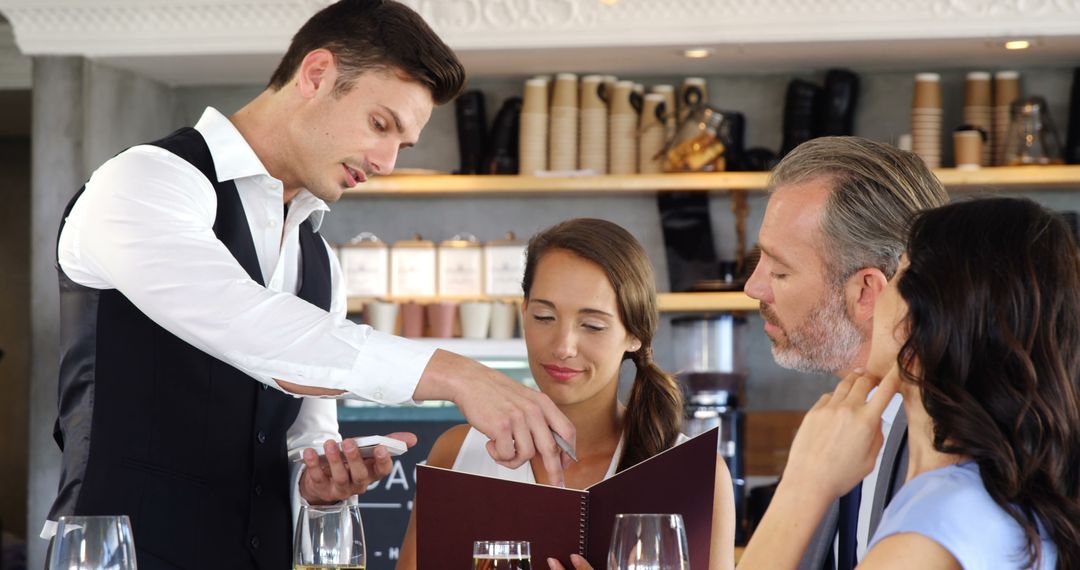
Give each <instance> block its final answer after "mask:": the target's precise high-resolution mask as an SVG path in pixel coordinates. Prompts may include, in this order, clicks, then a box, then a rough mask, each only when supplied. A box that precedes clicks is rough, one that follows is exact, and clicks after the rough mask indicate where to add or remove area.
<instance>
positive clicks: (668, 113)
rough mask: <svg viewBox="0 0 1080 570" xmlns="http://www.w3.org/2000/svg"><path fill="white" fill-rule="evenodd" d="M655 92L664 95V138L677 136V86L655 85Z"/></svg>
mask: <svg viewBox="0 0 1080 570" xmlns="http://www.w3.org/2000/svg"><path fill="white" fill-rule="evenodd" d="M652 92H653V93H659V94H660V95H663V96H664V140H665V141H669V140H671V138H672V137H674V136H675V129H676V128H677V127H678V123H676V122H675V87H674V86H672V85H653V88H652Z"/></svg>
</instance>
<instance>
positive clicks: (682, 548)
mask: <svg viewBox="0 0 1080 570" xmlns="http://www.w3.org/2000/svg"><path fill="white" fill-rule="evenodd" d="M688 550H689V549H688V548H687V546H686V527H684V526H683V520H682V516H681V515H667V514H641V515H638V514H629V515H616V516H615V529H614V530H613V531H612V533H611V548H610V549H609V550H608V563H607V564H608V565H607V567H608V570H689V569H690V555H689V553H688Z"/></svg>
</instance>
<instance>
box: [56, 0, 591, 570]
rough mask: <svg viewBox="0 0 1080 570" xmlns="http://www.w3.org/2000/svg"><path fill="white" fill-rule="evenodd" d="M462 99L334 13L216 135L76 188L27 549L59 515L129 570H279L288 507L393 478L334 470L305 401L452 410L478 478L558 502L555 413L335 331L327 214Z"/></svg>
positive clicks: (417, 31)
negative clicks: (45, 496)
mask: <svg viewBox="0 0 1080 570" xmlns="http://www.w3.org/2000/svg"><path fill="white" fill-rule="evenodd" d="M463 84H464V70H463V68H462V66H461V63H460V62H459V61H458V60H457V58H456V57H455V55H454V54H453V52H451V51H450V49H449V48H448V47H447V46H446V45H445V44H444V43H443V42H442V41H441V40H440V39H439V38H438V37H437V36H436V35H435V34H434V32H432V30H431V29H430V28H429V27H428V26H427V25H426V24H425V23H424V21H423V20H422V19H421V18H420V17H419V16H418V15H417V14H416V13H415V12H413V11H412V10H410V9H409V8H407V7H406V6H404V5H402V4H400V3H397V2H393V1H391V0H384V1H380V0H342V1H340V2H337V3H335V4H333V5H330V6H328V7H326V8H325V9H324V10H322V11H320V12H319V13H317V14H316V15H315V16H313V17H312V18H311V19H310V20H308V21H307V22H306V23H305V24H304V25H303V27H301V29H300V30H299V32H297V34H296V36H295V37H294V38H293V40H292V43H291V45H290V46H289V49H288V52H287V53H286V54H285V56H284V57H283V59H282V60H281V63H280V64H279V66H278V68H277V70H276V71H275V72H274V74H273V76H272V77H271V80H270V83H269V85H268V86H267V88H266V89H265V90H264V91H263V92H261V93H260V94H259V95H258V96H257V97H255V98H254V99H253V100H252V101H250V102H249V103H248V104H247V105H245V106H244V107H243V108H242V109H240V110H239V111H238V112H237V113H236V114H235V115H233V116H231V117H226V116H224V115H222V114H221V113H219V112H218V111H217V110H215V109H212V108H208V109H206V111H205V112H204V114H203V116H202V118H201V119H200V120H199V122H198V123H197V124H196V125H195V127H194V128H185V129H181V130H179V131H177V132H175V133H173V134H171V135H169V136H168V137H165V138H163V139H161V140H158V141H155V142H152V143H149V144H145V145H139V146H135V147H132V148H130V149H128V150H126V151H124V152H122V153H120V154H119V155H117V156H116V157H114V158H113V159H111V160H109V161H108V162H106V163H105V164H103V165H102V166H101V167H100V168H98V169H97V171H95V172H94V174H93V175H92V176H91V178H90V180H89V181H87V183H86V185H85V186H84V188H83V189H82V190H81V191H80V192H79V193H78V194H76V195H75V197H74V198H73V199H72V201H71V203H70V204H69V205H68V208H67V211H66V212H65V213H64V221H63V223H62V224H61V227H60V234H59V245H58V250H57V254H58V267H59V277H60V290H61V336H62V338H61V354H62V356H61V365H60V392H59V419H58V421H57V427H56V434H55V435H56V439H57V442H58V443H59V445H60V447H61V449H62V450H63V466H62V473H61V478H60V487H59V493H58V495H57V498H56V500H55V502H54V503H53V506H52V509H51V511H50V513H49V521H51V522H50V523H48V524H46V528H45V529H44V531H43V533H42V534H43V536H44V537H46V538H48V537H50V536H51V535H52V534H53V533H54V531H55V521H56V520H57V519H58V518H59V517H60V516H63V515H97V514H126V515H128V516H130V517H131V520H132V525H133V527H134V529H133V530H134V536H135V543H136V547H137V549H138V550H137V555H138V561H139V566H140V568H141V569H142V570H147V569H151V570H152V569H156V568H196V567H199V568H203V567H214V568H263V569H270V568H273V569H279V568H286V567H289V566H290V561H291V549H292V548H291V545H292V534H291V533H292V530H291V529H292V524H291V523H292V516H293V515H292V508H293V506H294V505H293V501H297V502H307V503H310V504H329V503H334V502H337V501H341V500H345V499H348V498H350V497H352V496H354V495H356V494H358V493H361V492H363V491H364V490H365V489H366V487H367V486H368V485H369V484H370V483H371V482H373V481H375V480H377V479H379V478H382V477H385V476H386V475H387V474H388V473H389V471H390V468H391V460H390V458H389V456H388V454H387V453H386V450H385V449H381V448H380V449H379V450H377V452H376V454H375V457H374V458H373V459H370V460H366V461H365V460H364V459H362V458H361V457H360V454H359V452H358V450H357V449H356V446H355V445H354V444H353V443H352V441H346V442H345V443H344V444H343V445H342V446H341V447H339V446H338V444H337V440H338V439H339V436H338V435H337V417H336V408H335V402H334V401H333V400H332V399H321V398H318V396H331V397H332V396H342V395H344V396H349V397H359V398H365V399H367V400H371V401H375V402H379V403H383V404H400V403H406V402H410V401H412V400H428V399H441V400H450V401H453V402H454V403H456V404H457V405H458V407H459V408H460V409H461V411H462V413H463V414H464V415H465V417H466V419H467V420H468V421H469V422H470V423H471V424H473V425H474V426H476V427H477V429H479V430H480V431H482V432H483V433H485V434H486V435H487V436H488V437H489V438H491V440H492V441H491V443H489V446H488V449H489V452H490V453H491V454H492V456H493V457H494V458H496V459H497V460H499V461H501V462H503V463H504V464H506V465H509V466H517V465H520V464H522V463H524V462H525V461H527V460H528V459H530V458H531V457H532V456H533V455H535V454H540V455H541V456H542V457H543V461H544V465H545V469H546V470H547V471H548V476H549V477H550V478H551V479H552V480H554V481H561V480H562V461H563V457H562V455H561V453H560V451H559V449H558V447H557V446H556V443H555V441H554V439H553V437H552V434H551V430H552V429H553V430H555V431H556V432H558V433H559V434H560V435H562V436H563V437H564V438H565V439H567V440H568V441H570V442H573V441H574V428H573V426H572V425H571V424H570V422H569V421H568V420H567V419H566V418H565V417H564V416H563V415H562V414H561V413H559V412H558V410H557V409H556V408H555V406H554V405H553V404H552V403H551V401H550V400H548V399H547V398H546V397H545V396H543V395H541V394H540V393H538V392H535V391H533V390H529V389H526V388H524V387H522V386H521V385H520V384H517V383H516V382H514V381H513V380H511V379H509V378H507V377H506V376H504V375H502V374H500V373H498V372H495V371H493V370H490V369H488V368H486V367H484V366H481V365H479V364H477V363H475V362H474V361H472V360H469V359H467V358H464V357H461V356H458V355H455V354H452V353H448V352H444V351H441V350H435V351H432V350H431V349H428V348H424V347H421V346H418V345H416V344H414V343H412V342H410V341H407V340H404V339H400V338H397V337H394V336H390V335H384V334H380V333H378V332H375V331H373V330H372V329H371V328H370V327H367V326H363V325H355V324H353V323H351V322H349V321H348V320H346V319H345V310H346V299H345V294H344V288H343V287H342V285H341V269H340V267H339V265H338V263H337V261H336V259H335V258H334V256H333V255H332V254H331V253H330V252H329V248H328V247H327V245H326V243H325V242H324V240H323V239H322V238H321V237H320V236H319V234H318V228H319V224H320V222H321V220H322V217H323V214H324V213H325V212H326V211H327V210H328V207H327V203H330V202H334V201H336V200H337V199H338V198H340V197H341V195H342V193H343V191H344V190H346V189H348V188H351V187H354V186H357V185H360V184H363V183H364V182H365V181H366V180H367V179H368V177H370V176H373V175H385V174H389V173H390V171H391V170H393V168H394V162H395V160H396V158H397V154H398V152H399V151H400V150H401V149H404V148H407V147H409V146H412V145H413V144H415V143H416V141H417V138H418V137H419V135H420V131H421V130H422V129H423V127H424V126H425V124H427V121H428V119H429V118H430V115H431V111H432V108H433V106H434V105H436V104H443V103H445V102H447V101H449V100H451V99H453V98H454V97H455V96H456V95H457V94H458V93H459V91H460V90H461V89H462V86H463ZM297 396H309V398H303V399H301V398H298V397H297ZM397 435H398V436H399V437H401V438H402V439H405V440H406V441H407V442H409V443H413V442H415V437H414V436H412V435H411V434H397ZM317 445H322V446H323V450H324V451H325V458H320V457H319V455H317V454H316V453H315V450H314V449H310V447H312V446H317ZM290 456H291V457H292V459H293V461H290ZM301 459H302V461H301Z"/></svg>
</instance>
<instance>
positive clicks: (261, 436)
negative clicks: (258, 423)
mask: <svg viewBox="0 0 1080 570" xmlns="http://www.w3.org/2000/svg"><path fill="white" fill-rule="evenodd" d="M255 439H257V440H259V443H266V432H265V431H263V430H259V433H257V434H255Z"/></svg>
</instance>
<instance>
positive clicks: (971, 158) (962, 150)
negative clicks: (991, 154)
mask: <svg viewBox="0 0 1080 570" xmlns="http://www.w3.org/2000/svg"><path fill="white" fill-rule="evenodd" d="M982 146H983V139H982V133H980V132H979V131H956V132H955V133H953V155H954V158H955V159H956V168H959V169H961V170H975V169H977V168H979V166H980V165H981V164H982V156H983V152H982Z"/></svg>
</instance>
